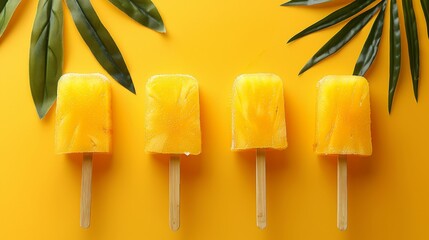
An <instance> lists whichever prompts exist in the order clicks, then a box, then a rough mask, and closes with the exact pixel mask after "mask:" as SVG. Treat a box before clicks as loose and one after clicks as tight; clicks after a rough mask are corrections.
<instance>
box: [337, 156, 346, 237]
mask: <svg viewBox="0 0 429 240" xmlns="http://www.w3.org/2000/svg"><path fill="white" fill-rule="evenodd" d="M337 227H338V229H340V230H341V231H344V230H346V229H347V155H338V166H337Z"/></svg>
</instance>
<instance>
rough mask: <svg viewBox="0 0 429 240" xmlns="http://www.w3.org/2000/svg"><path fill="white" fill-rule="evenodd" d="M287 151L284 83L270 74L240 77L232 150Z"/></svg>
mask: <svg viewBox="0 0 429 240" xmlns="http://www.w3.org/2000/svg"><path fill="white" fill-rule="evenodd" d="M286 147H287V138H286V121H285V110H284V97H283V82H282V80H281V79H280V77H278V76H277V75H274V74H269V73H259V74H243V75H241V76H239V77H238V78H237V79H236V80H235V82H234V86H233V95H232V150H245V149H257V148H272V149H284V148H286Z"/></svg>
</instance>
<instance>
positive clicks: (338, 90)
mask: <svg viewBox="0 0 429 240" xmlns="http://www.w3.org/2000/svg"><path fill="white" fill-rule="evenodd" d="M317 86H318V89H319V93H318V97H317V110H316V134H315V144H314V148H315V151H316V153H317V154H323V155H337V157H338V164H337V227H338V229H340V230H342V231H344V230H346V229H347V224H348V223H347V216H348V214H347V155H364V156H367V155H371V154H372V143H371V119H370V114H371V111H370V103H369V86H368V81H367V80H366V79H365V78H363V77H359V76H327V77H325V78H323V79H322V80H320V81H319V82H318V85H317Z"/></svg>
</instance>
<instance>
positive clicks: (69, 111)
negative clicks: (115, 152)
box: [55, 73, 112, 228]
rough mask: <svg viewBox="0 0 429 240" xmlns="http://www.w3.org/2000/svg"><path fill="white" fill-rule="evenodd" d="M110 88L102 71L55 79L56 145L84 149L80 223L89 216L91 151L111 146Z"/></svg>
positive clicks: (85, 223)
mask: <svg viewBox="0 0 429 240" xmlns="http://www.w3.org/2000/svg"><path fill="white" fill-rule="evenodd" d="M110 92H111V90H110V82H109V80H108V79H107V78H106V77H105V76H103V75H101V74H76V73H70V74H65V75H63V76H62V77H61V78H60V80H59V82H58V91H57V95H58V97H57V107H56V121H55V149H56V152H57V153H58V154H60V153H83V155H84V158H83V162H82V195H81V220H80V224H81V226H82V227H84V228H87V227H89V224H90V216H91V181H92V180H91V178H92V154H93V153H95V152H99V153H103V152H104V153H108V152H110V150H111V144H112V140H111V139H112V137H111V129H112V120H111V112H112V110H111V93H110Z"/></svg>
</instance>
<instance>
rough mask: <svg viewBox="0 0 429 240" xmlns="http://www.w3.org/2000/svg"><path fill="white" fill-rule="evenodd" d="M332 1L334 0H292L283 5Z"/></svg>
mask: <svg viewBox="0 0 429 240" xmlns="http://www.w3.org/2000/svg"><path fill="white" fill-rule="evenodd" d="M330 1H332V0H291V1H289V2H285V3H283V4H282V5H281V6H311V5H316V4H321V3H326V2H330Z"/></svg>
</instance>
